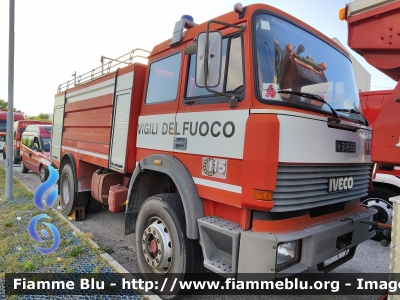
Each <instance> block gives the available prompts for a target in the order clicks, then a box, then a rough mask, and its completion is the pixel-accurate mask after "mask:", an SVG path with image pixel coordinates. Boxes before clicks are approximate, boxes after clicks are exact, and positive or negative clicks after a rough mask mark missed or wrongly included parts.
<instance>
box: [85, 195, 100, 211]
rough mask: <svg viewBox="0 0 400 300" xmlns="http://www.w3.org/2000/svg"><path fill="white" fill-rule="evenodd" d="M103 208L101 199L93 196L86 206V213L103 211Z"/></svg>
mask: <svg viewBox="0 0 400 300" xmlns="http://www.w3.org/2000/svg"><path fill="white" fill-rule="evenodd" d="M102 209H103V204H101V203H100V202H99V201H97V200H96V199H94V198H93V197H89V201H88V204H87V206H86V209H85V211H86V213H87V214H93V213H97V212H99V211H101V210H102Z"/></svg>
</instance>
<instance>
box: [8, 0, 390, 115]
mask: <svg viewBox="0 0 400 300" xmlns="http://www.w3.org/2000/svg"><path fill="white" fill-rule="evenodd" d="M15 2H16V8H15V64H14V66H15V71H14V74H15V76H14V107H16V108H17V109H20V110H22V111H23V112H25V113H26V114H28V115H31V116H33V115H38V114H39V113H41V112H42V113H52V112H53V101H54V95H55V93H56V92H57V87H58V85H59V84H61V83H63V82H66V81H67V80H69V79H71V78H72V77H71V75H72V74H73V73H74V72H75V71H76V72H77V74H78V75H79V74H83V73H85V72H87V71H89V70H91V69H93V68H95V67H98V66H100V65H101V64H100V57H101V56H102V55H104V56H106V57H111V58H116V57H119V56H121V55H122V54H125V53H128V52H130V51H131V50H132V49H135V48H144V49H148V50H151V49H152V48H153V47H154V46H155V45H157V44H158V43H161V42H162V41H164V40H167V39H169V38H171V37H172V32H173V29H174V25H175V22H176V21H178V20H179V19H180V18H181V16H182V15H185V14H189V15H192V16H193V18H194V22H195V23H198V24H200V23H203V22H205V21H207V20H209V19H212V18H215V17H217V16H219V15H222V14H224V13H226V12H229V11H231V10H233V6H234V4H235V3H237V2H236V1H228V0H217V1H216V0H212V1H211V0H202V1H193V0H186V1H181V0H169V1H165V0H152V1H138V0H129V1H128V0H35V1H32V0H15ZM241 3H242V4H243V5H244V6H246V5H249V4H252V3H256V2H250V1H242V2H241ZM264 3H265V4H268V5H271V6H274V7H276V8H279V9H281V10H284V11H286V12H287V13H289V14H291V15H293V16H294V17H296V18H298V19H300V20H302V21H304V22H306V23H308V24H309V25H311V26H312V27H314V28H316V29H318V30H319V31H321V32H322V33H324V34H325V35H327V36H328V37H331V38H333V37H336V38H338V39H339V41H341V43H342V44H343V45H347V23H346V22H344V21H340V20H339V17H338V14H339V10H340V8H342V7H344V6H345V5H346V3H347V2H346V0H343V1H342V0H329V1H321V0H305V1H298V0H269V1H267V2H264ZM8 40H9V1H8V0H1V1H0V41H1V44H0V45H1V47H0V99H4V100H6V101H8V44H9V43H8ZM347 50H349V51H350V52H351V53H352V55H353V56H354V57H355V58H356V59H357V60H358V61H359V62H360V63H361V64H362V65H363V66H364V67H365V68H366V69H367V71H368V72H369V73H370V74H371V90H379V89H392V88H394V86H395V85H396V82H395V81H393V80H392V79H390V78H389V77H387V76H386V75H384V74H382V73H381V72H379V71H378V70H376V69H375V68H373V67H372V66H370V65H369V64H368V63H367V62H365V60H364V59H363V58H362V57H361V56H360V55H358V54H357V53H355V52H353V51H351V50H350V49H349V48H348V47H347Z"/></svg>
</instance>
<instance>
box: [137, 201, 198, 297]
mask: <svg viewBox="0 0 400 300" xmlns="http://www.w3.org/2000/svg"><path fill="white" fill-rule="evenodd" d="M135 239H136V249H137V257H138V262H139V266H140V269H141V271H142V273H143V275H144V277H147V278H146V279H148V280H154V279H155V277H158V276H157V275H159V276H163V277H164V278H165V277H169V279H170V280H168V281H170V282H173V281H174V278H177V279H178V280H184V277H185V274H186V273H199V272H201V270H202V265H203V260H202V256H201V247H200V245H199V242H198V240H190V239H188V238H187V237H186V222H185V214H184V210H183V207H182V202H181V199H180V196H179V195H177V194H159V195H155V196H152V197H150V198H148V199H147V200H146V201H145V202H144V203H143V205H142V207H141V209H140V211H139V215H138V218H137V220H136V234H135ZM177 286H179V285H177ZM178 292H179V288H175V289H174V290H173V292H170V293H169V295H162V297H163V298H166V299H167V298H173V297H174V296H175V295H177V293H178Z"/></svg>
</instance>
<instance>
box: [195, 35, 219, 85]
mask: <svg viewBox="0 0 400 300" xmlns="http://www.w3.org/2000/svg"><path fill="white" fill-rule="evenodd" d="M206 44H207V40H206V33H205V32H202V33H200V34H199V35H198V37H197V49H196V53H197V56H196V85H197V86H198V87H205V86H206V83H207V87H216V86H218V84H219V81H220V74H221V59H222V35H221V33H220V32H219V31H211V32H209V34H208V51H206V50H207V49H206ZM207 52H208V55H207ZM206 55H207V56H206ZM206 65H207V66H208V72H207V74H206V76H207V78H205V76H204V75H205V67H206Z"/></svg>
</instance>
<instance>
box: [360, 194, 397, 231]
mask: <svg viewBox="0 0 400 300" xmlns="http://www.w3.org/2000/svg"><path fill="white" fill-rule="evenodd" d="M362 204H364V205H367V206H368V207H372V208H375V209H376V210H378V213H377V214H376V215H375V216H374V221H375V222H379V223H384V224H392V216H393V205H392V204H391V203H390V202H389V201H387V200H384V199H379V198H369V199H365V200H364V201H363V202H362ZM377 229H378V230H379V231H382V230H384V229H385V228H383V227H379V226H377Z"/></svg>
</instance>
